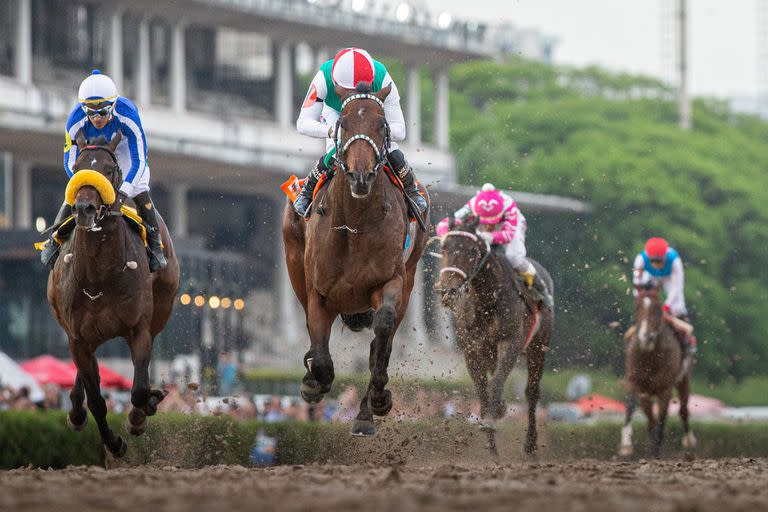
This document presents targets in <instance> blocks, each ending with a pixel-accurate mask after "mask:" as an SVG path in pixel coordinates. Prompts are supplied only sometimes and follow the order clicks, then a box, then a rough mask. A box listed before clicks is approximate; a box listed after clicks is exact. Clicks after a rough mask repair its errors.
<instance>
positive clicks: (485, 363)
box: [435, 219, 554, 455]
mask: <svg viewBox="0 0 768 512" xmlns="http://www.w3.org/2000/svg"><path fill="white" fill-rule="evenodd" d="M477 226H478V219H475V220H474V221H472V222H469V223H467V224H463V225H459V226H456V225H454V223H453V220H451V231H449V232H448V233H446V234H445V235H444V236H443V237H441V244H440V278H439V279H438V281H437V283H436V284H435V291H437V292H438V293H439V294H440V300H441V302H442V304H443V305H444V306H446V307H448V308H449V309H450V310H451V312H452V314H453V320H454V324H455V326H456V337H457V339H458V343H459V346H460V347H461V349H462V351H463V352H464V360H465V361H466V363H467V370H468V371H469V376H470V377H471V378H472V381H473V382H474V384H475V387H476V388H477V396H478V398H479V399H480V415H481V416H482V422H483V430H485V431H486V432H487V433H488V441H489V449H490V451H491V453H492V454H493V455H497V454H498V453H497V450H496V438H495V429H496V421H497V420H499V419H501V418H503V417H504V416H505V414H506V406H505V404H504V400H503V399H502V392H503V390H504V383H505V382H506V380H507V377H508V376H509V373H510V372H511V371H512V367H513V366H514V365H515V362H516V361H517V359H518V357H519V356H520V354H523V353H524V354H525V356H526V358H527V360H528V385H527V386H526V388H525V397H526V400H527V402H528V431H527V433H526V439H525V453H527V454H529V455H532V454H534V453H535V452H536V440H537V433H536V404H537V402H538V401H539V389H540V384H541V375H542V373H543V372H544V356H545V354H546V351H547V346H548V345H549V339H550V337H551V335H552V329H553V325H554V312H553V311H552V310H551V309H549V308H540V306H538V305H536V306H534V305H533V304H534V303H535V302H534V301H533V299H532V298H531V295H530V291H528V290H527V289H526V288H525V285H524V284H522V282H521V281H520V278H519V277H518V276H517V272H515V270H514V269H513V268H512V266H511V265H510V263H509V261H508V260H507V258H506V257H505V256H504V254H503V253H501V252H496V251H494V250H493V249H492V248H491V246H490V244H489V243H488V242H486V241H485V240H484V239H483V238H480V237H479V236H478V235H477V233H476V231H475V230H476V228H477ZM531 263H533V265H534V266H535V267H536V271H537V273H538V274H539V276H541V278H542V279H543V281H544V282H545V283H546V285H547V288H548V289H549V291H550V293H554V287H553V284H552V278H551V277H550V276H549V273H548V272H547V271H546V269H544V267H542V266H541V265H540V264H539V263H538V262H536V261H534V260H531ZM535 311H536V312H535ZM537 317H538V319H537ZM537 323H538V325H536V324H537Z"/></svg>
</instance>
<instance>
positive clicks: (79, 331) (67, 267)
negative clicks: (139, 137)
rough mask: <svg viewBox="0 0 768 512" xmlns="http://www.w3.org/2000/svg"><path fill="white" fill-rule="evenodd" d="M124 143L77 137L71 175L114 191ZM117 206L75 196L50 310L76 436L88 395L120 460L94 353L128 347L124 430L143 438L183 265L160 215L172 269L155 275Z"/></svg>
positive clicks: (52, 279) (91, 193)
mask: <svg viewBox="0 0 768 512" xmlns="http://www.w3.org/2000/svg"><path fill="white" fill-rule="evenodd" d="M119 141H120V134H119V132H118V134H117V135H115V137H114V138H113V140H112V142H111V143H110V144H109V145H87V144H86V142H85V140H84V138H83V136H82V133H81V134H79V135H78V137H77V139H76V142H77V145H78V148H79V156H78V159H77V162H76V163H75V166H74V169H73V170H74V171H79V170H81V169H92V170H95V171H98V172H99V173H101V174H103V175H104V176H105V177H106V178H107V179H108V180H109V182H110V183H111V185H112V187H114V189H115V190H117V189H118V187H119V185H120V181H121V176H120V169H119V168H118V166H117V160H116V158H115V154H114V151H115V148H116V147H117V144H118V143H119ZM120 203H121V201H120V200H119V199H118V200H115V201H114V202H113V203H112V204H111V205H107V204H105V203H104V199H103V198H102V196H101V194H100V192H99V191H97V190H96V188H94V187H93V186H88V185H85V186H82V187H81V188H80V189H79V190H78V191H77V195H76V199H75V201H74V203H73V205H72V212H73V213H74V216H75V222H76V227H75V229H74V232H73V233H72V236H71V238H70V239H69V240H67V241H66V242H64V244H63V246H62V248H61V256H60V257H59V258H58V260H57V262H56V266H55V267H54V268H53V270H52V271H51V273H50V276H49V278H48V302H49V303H50V304H51V308H52V310H53V315H54V316H55V317H56V320H57V321H58V322H59V323H60V324H61V326H62V327H63V328H64V330H65V331H66V333H67V338H68V339H69V349H70V352H71V353H72V359H73V360H74V362H75V365H76V366H77V379H76V381H75V385H74V387H73V388H72V392H71V393H70V399H71V400H72V409H71V410H70V412H69V415H68V417H67V420H68V423H69V425H70V426H71V427H72V429H74V430H76V431H79V430H82V429H83V428H84V427H85V425H86V423H87V420H88V412H87V411H86V410H85V409H84V408H83V400H84V398H85V395H86V394H87V396H88V408H89V409H90V410H91V413H92V414H93V417H94V419H95V420H96V423H97V424H98V427H99V433H100V434H101V439H102V441H103V442H104V445H105V446H106V448H107V449H108V450H109V451H110V452H111V453H112V454H113V455H115V456H117V457H120V456H122V455H123V454H124V453H125V450H126V448H127V443H126V442H125V440H124V439H123V438H122V437H120V436H117V435H115V434H114V433H113V432H112V430H111V429H110V428H109V425H108V424H107V420H106V415H107V406H106V403H105V401H104V398H103V397H102V396H101V390H100V380H99V370H98V366H97V361H96V356H95V351H96V348H97V347H99V346H100V345H101V344H103V343H104V342H105V341H107V340H109V339H111V338H116V337H123V338H125V339H126V341H127V342H128V346H129V347H130V350H131V358H132V359H133V365H134V378H133V388H132V389H131V403H132V404H133V409H132V410H131V412H130V414H129V416H128V423H127V424H126V428H127V429H128V430H129V431H130V432H131V434H133V435H140V434H142V433H143V432H144V430H145V428H146V417H147V416H152V415H153V414H155V412H156V410H157V404H158V403H159V402H160V401H161V400H162V399H163V397H164V395H163V392H162V391H160V390H157V389H151V388H150V386H149V362H150V358H151V356H152V341H153V339H154V337H155V336H156V335H157V333H159V332H160V331H161V330H162V329H163V327H164V326H165V323H166V322H167V321H168V318H169V316H170V314H171V310H172V309H173V304H174V300H175V297H176V291H177V289H178V286H179V264H178V262H177V260H176V255H175V253H174V251H173V244H172V243H171V238H170V235H169V233H168V229H167V228H166V226H165V223H164V222H163V221H162V219H161V218H160V216H159V215H158V221H159V223H160V228H161V236H162V240H163V244H164V245H165V255H166V257H167V258H168V267H167V268H165V269H163V270H161V271H159V272H156V273H154V274H151V273H150V272H149V264H148V262H147V253H146V249H145V247H144V244H143V242H142V240H141V238H140V237H139V235H138V234H136V232H134V231H133V230H131V228H129V227H128V225H127V223H126V222H125V221H124V220H123V218H122V217H121V215H120V213H119V212H120Z"/></svg>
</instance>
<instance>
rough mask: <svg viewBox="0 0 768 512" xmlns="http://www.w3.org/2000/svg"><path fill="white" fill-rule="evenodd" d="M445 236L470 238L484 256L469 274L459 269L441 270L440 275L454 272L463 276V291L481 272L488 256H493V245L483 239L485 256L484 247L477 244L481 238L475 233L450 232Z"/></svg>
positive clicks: (446, 268) (447, 268) (445, 268)
mask: <svg viewBox="0 0 768 512" xmlns="http://www.w3.org/2000/svg"><path fill="white" fill-rule="evenodd" d="M443 236H444V237H449V236H463V237H465V238H469V239H470V240H472V241H473V242H475V245H474V247H475V248H476V249H477V250H479V251H480V256H482V258H480V262H479V263H478V264H477V265H475V266H474V267H472V270H471V271H470V272H468V273H467V272H465V271H464V270H463V269H460V268H459V267H444V268H441V269H440V275H443V274H444V273H447V272H452V273H454V274H458V275H459V276H461V278H462V279H463V280H464V281H463V282H462V283H461V286H460V287H459V289H461V288H463V287H464V286H466V285H467V284H468V283H470V282H471V281H472V280H473V279H474V278H475V277H476V276H477V274H478V273H479V272H480V269H481V268H483V265H484V264H485V262H486V260H487V259H488V256H490V255H491V244H489V243H488V240H486V239H484V238H483V239H482V240H483V242H485V254H483V249H482V247H481V246H480V245H478V244H477V242H478V241H479V240H480V237H479V236H477V235H476V234H474V233H469V232H468V231H449V232H447V233H446V234H445V235H443Z"/></svg>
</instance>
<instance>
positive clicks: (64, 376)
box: [21, 355, 77, 388]
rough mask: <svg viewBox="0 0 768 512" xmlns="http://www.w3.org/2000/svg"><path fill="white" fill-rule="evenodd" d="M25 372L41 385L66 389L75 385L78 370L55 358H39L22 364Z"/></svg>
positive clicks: (46, 356)
mask: <svg viewBox="0 0 768 512" xmlns="http://www.w3.org/2000/svg"><path fill="white" fill-rule="evenodd" d="M21 367H22V368H23V369H24V371H25V372H27V373H28V374H30V375H31V376H32V377H34V379H35V380H36V381H37V382H39V383H40V384H56V385H57V386H62V387H65V388H71V387H72V386H74V385H75V377H77V370H74V369H72V368H71V367H70V366H69V365H68V364H66V363H64V362H62V361H59V360H58V359H56V358H55V357H53V356H48V355H45V356H39V357H35V358H34V359H30V360H29V361H25V362H23V363H21Z"/></svg>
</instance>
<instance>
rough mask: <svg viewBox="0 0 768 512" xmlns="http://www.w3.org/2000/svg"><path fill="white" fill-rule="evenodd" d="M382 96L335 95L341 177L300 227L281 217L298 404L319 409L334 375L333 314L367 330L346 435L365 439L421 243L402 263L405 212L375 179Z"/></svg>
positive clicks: (421, 239)
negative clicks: (296, 339) (365, 377)
mask: <svg viewBox="0 0 768 512" xmlns="http://www.w3.org/2000/svg"><path fill="white" fill-rule="evenodd" d="M390 88H391V87H386V88H384V89H382V90H381V91H379V92H377V93H370V92H367V90H366V89H364V88H358V91H351V90H345V89H340V88H337V93H339V96H340V97H341V99H342V109H341V116H340V118H339V123H338V125H337V127H338V129H339V130H340V132H341V134H340V138H339V146H338V149H337V154H336V158H337V162H338V167H339V171H340V172H339V174H341V175H338V176H336V178H335V179H333V180H332V181H331V182H330V184H329V185H328V186H327V187H326V188H325V189H324V190H323V191H321V192H320V194H319V195H318V197H317V199H316V200H315V204H316V205H317V206H313V209H314V214H313V215H312V216H311V217H310V220H309V221H308V222H305V221H304V219H302V218H301V217H299V215H298V214H296V212H295V211H294V209H293V207H292V206H291V203H290V202H288V203H286V206H285V211H284V213H283V223H282V231H283V241H284V243H285V257H286V263H287V265H288V272H289V275H290V278H291V285H292V286H293V290H294V292H295V293H296V296H297V297H298V299H299V302H301V305H302V306H303V307H304V311H305V313H306V318H307V329H308V331H309V337H310V348H309V351H308V352H307V353H306V354H305V356H304V366H305V367H306V369H307V373H306V374H305V375H304V378H303V380H302V387H301V396H302V397H303V398H304V400H306V401H307V402H309V403H316V402H319V401H320V400H321V399H322V398H323V395H325V394H326V393H328V391H330V389H331V383H332V382H333V379H334V369H333V360H332V359H331V354H330V351H329V347H328V345H329V341H330V334H331V326H332V325H333V322H334V320H335V319H336V317H337V316H339V315H341V316H342V320H344V322H345V323H346V324H347V325H348V326H350V327H351V328H353V329H355V330H359V329H362V328H364V327H371V326H372V327H373V331H374V334H375V337H374V339H373V341H372V342H371V347H370V358H369V366H370V372H371V380H370V383H369V385H368V388H367V390H366V392H365V394H364V396H363V399H362V402H361V404H360V413H359V414H358V415H357V418H356V420H355V423H354V425H353V427H352V433H353V434H355V435H373V434H374V432H375V428H374V423H373V415H374V414H376V415H377V416H384V415H386V414H387V413H388V412H389V411H390V409H391V408H392V396H391V394H390V391H389V390H388V389H386V385H387V382H388V380H389V377H388V375H387V366H388V365H389V357H390V353H391V351H392V338H393V336H394V335H395V331H396V330H397V328H398V326H399V325H400V322H401V321H402V319H403V316H404V315H405V310H406V308H407V307H408V300H409V299H410V294H411V289H412V288H413V280H414V274H415V273H416V264H417V263H418V261H419V258H420V257H421V254H422V252H423V250H424V246H425V245H426V241H427V240H426V235H425V233H423V232H419V231H417V232H416V235H415V239H414V240H413V241H412V242H411V243H413V244H414V249H413V252H412V253H411V254H410V256H409V257H408V259H407V261H403V246H404V243H405V241H406V230H407V229H408V225H409V219H408V210H407V208H406V203H405V200H404V198H403V194H402V192H401V191H400V190H399V189H398V188H396V187H395V186H394V185H393V184H392V183H391V181H390V180H389V178H388V177H387V176H386V175H385V173H384V172H383V171H382V168H383V166H384V165H385V163H386V154H387V146H388V133H389V131H388V125H387V123H386V120H385V118H384V109H383V102H384V99H385V98H386V97H387V95H388V94H389V92H390ZM428 218H429V217H428V214H425V215H424V216H423V219H425V220H426V219H428ZM427 222H428V221H427ZM371 310H373V313H371Z"/></svg>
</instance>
